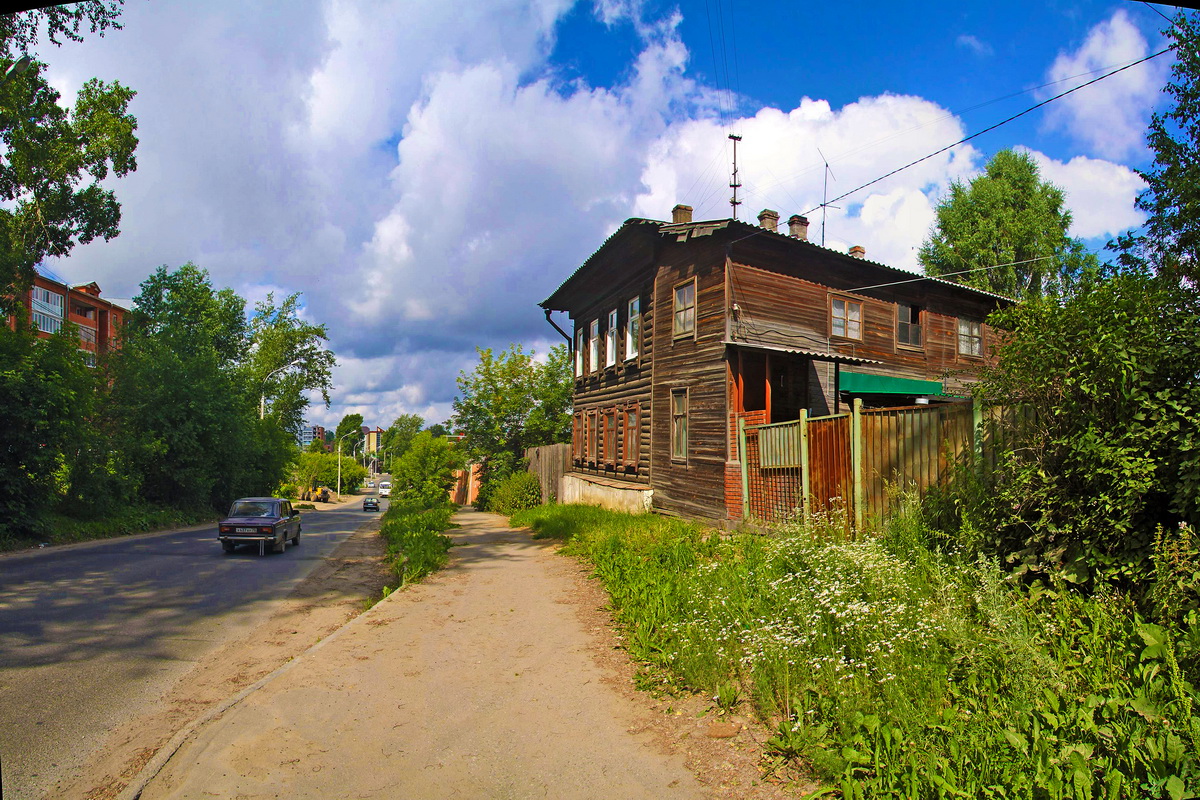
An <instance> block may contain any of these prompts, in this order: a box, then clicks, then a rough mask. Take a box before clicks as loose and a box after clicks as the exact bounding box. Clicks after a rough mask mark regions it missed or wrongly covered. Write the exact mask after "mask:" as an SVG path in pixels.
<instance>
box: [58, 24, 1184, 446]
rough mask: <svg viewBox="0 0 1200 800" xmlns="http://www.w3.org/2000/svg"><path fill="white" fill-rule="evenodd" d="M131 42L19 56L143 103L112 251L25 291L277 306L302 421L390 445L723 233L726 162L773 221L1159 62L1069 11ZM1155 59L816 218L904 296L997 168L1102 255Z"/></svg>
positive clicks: (311, 32)
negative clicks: (959, 211) (675, 255)
mask: <svg viewBox="0 0 1200 800" xmlns="http://www.w3.org/2000/svg"><path fill="white" fill-rule="evenodd" d="M1158 8H1160V9H1161V10H1162V11H1163V12H1164V13H1167V14H1170V9H1169V8H1168V7H1163V6H1159V7H1158ZM124 21H125V25H126V28H125V30H123V31H119V32H115V33H112V34H110V35H109V36H107V37H105V38H104V39H96V38H92V39H89V40H88V41H86V42H84V43H83V44H79V45H74V44H72V45H68V46H64V47H63V48H62V49H57V50H56V49H54V48H53V47H42V48H41V56H42V57H43V59H44V60H45V61H46V62H47V63H48V64H49V65H50V66H49V75H50V77H51V80H52V82H53V83H54V85H55V86H56V87H57V88H59V89H60V91H62V92H63V93H64V94H65V95H66V96H68V97H69V96H70V95H71V94H72V93H73V92H75V91H76V90H77V89H78V87H79V86H80V85H81V84H82V83H83V81H84V80H86V79H87V78H88V77H90V76H92V75H96V76H99V77H101V78H103V79H106V80H113V79H116V80H120V81H121V82H123V83H125V84H127V85H129V86H130V87H132V88H133V89H135V90H137V92H138V96H137V97H136V98H135V99H134V101H133V104H132V110H133V112H134V113H135V114H136V115H137V117H138V119H139V123H140V128H139V136H140V138H141V146H140V148H139V152H138V161H139V169H138V171H137V173H136V174H134V175H132V176H130V177H128V178H126V179H124V180H121V181H118V182H115V183H114V184H113V185H114V188H115V189H116V191H117V193H118V196H119V198H120V199H121V200H122V202H123V204H124V216H123V220H122V235H121V236H120V237H119V238H118V239H116V240H114V241H112V242H108V243H103V242H98V243H93V244H91V245H88V246H86V247H80V248H77V249H76V251H75V252H74V253H73V254H72V256H71V257H70V258H67V259H62V260H59V261H56V262H53V263H50V264H49V265H48V266H49V267H50V268H51V269H53V270H54V272H55V273H57V274H59V275H61V276H63V277H64V278H65V279H67V280H69V281H72V282H86V281H92V280H95V281H97V282H98V283H99V284H100V285H101V287H102V288H103V290H104V293H105V296H110V297H114V298H122V297H125V298H128V297H132V296H133V295H134V294H136V293H137V285H138V283H139V282H140V281H141V280H143V279H144V278H145V277H146V276H147V275H148V274H149V273H150V272H151V271H152V270H153V269H154V268H155V267H157V266H158V265H160V264H167V265H169V266H178V265H180V264H183V263H184V262H186V261H193V262H195V263H197V264H199V265H200V266H202V267H204V268H206V269H208V270H209V271H210V273H211V274H212V277H213V280H214V282H215V283H217V284H218V285H219V286H231V287H232V288H234V289H235V290H236V291H238V292H239V293H241V294H242V295H243V296H245V297H247V298H249V299H250V300H251V301H254V300H257V299H259V298H262V297H264V296H265V295H266V293H267V292H271V291H273V292H275V293H276V294H285V293H290V292H302V293H303V297H304V302H305V307H306V312H305V313H306V314H307V315H308V316H309V317H310V318H311V319H313V320H314V321H317V322H323V323H325V324H327V325H328V327H329V331H330V336H331V346H332V347H333V349H334V350H335V351H336V352H337V353H338V357H339V362H340V366H339V367H338V368H337V370H336V372H335V380H336V382H337V384H338V389H337V391H336V392H335V394H334V405H333V407H332V408H330V409H328V410H326V409H324V408H321V407H314V408H313V410H312V413H311V414H310V415H309V416H310V418H311V420H312V421H314V422H316V423H320V424H326V425H333V424H336V422H337V420H338V419H340V418H341V416H342V415H343V414H345V413H350V412H357V413H362V414H363V415H364V416H365V418H366V420H367V422H368V423H370V424H378V425H380V426H385V427H386V426H387V425H388V424H389V423H390V422H391V420H392V419H394V418H395V417H396V416H397V415H399V414H401V413H417V414H421V415H422V416H424V417H425V418H426V419H427V421H428V422H436V421H441V420H443V419H445V418H446V417H447V416H448V415H449V414H450V410H451V409H450V403H451V400H452V399H453V397H454V393H455V383H454V379H455V377H456V376H457V374H458V372H459V370H462V369H470V368H471V367H472V365H473V364H474V363H475V360H476V357H475V347H476V346H480V347H494V348H503V347H505V346H507V345H508V344H509V343H511V342H522V343H524V344H525V345H526V346H527V347H532V348H534V349H536V350H538V351H539V352H544V351H545V350H546V349H547V348H548V347H549V346H551V345H552V344H555V343H557V341H559V340H558V338H557V334H555V333H554V331H553V330H552V329H551V328H550V327H549V326H548V325H546V323H545V321H544V319H543V316H542V314H541V313H540V310H539V309H538V308H537V303H538V301H540V300H542V299H544V298H545V297H546V296H548V295H549V294H550V293H551V292H552V291H553V290H554V289H555V288H556V287H557V286H558V284H559V283H560V282H561V281H562V280H563V279H565V278H566V277H567V276H568V275H569V274H570V273H571V272H572V271H573V270H574V269H575V268H576V267H577V266H578V265H579V263H580V262H581V261H582V260H583V259H584V258H586V257H587V255H588V254H590V253H591V252H592V251H593V250H595V248H596V247H597V246H598V245H599V244H600V243H601V242H602V241H603V240H604V238H605V237H607V236H608V235H609V234H610V233H611V232H612V231H613V230H615V228H616V227H617V226H618V225H619V224H620V223H621V221H622V220H624V219H626V218H628V217H632V216H648V217H654V218H659V219H662V218H668V217H669V214H670V208H671V206H673V205H674V204H675V203H677V202H683V203H688V204H691V205H693V206H694V207H695V208H696V213H697V216H698V217H706V218H716V217H725V216H728V215H729V214H730V210H729V205H728V202H727V201H728V196H729V189H728V186H727V184H728V182H729V169H730V155H731V153H730V150H729V142H728V140H727V139H726V136H727V134H728V133H730V132H736V133H738V134H740V135H741V136H742V137H743V139H742V143H741V145H740V146H739V166H740V171H741V178H742V181H743V184H744V188H743V199H744V201H745V205H743V206H742V210H741V216H742V218H743V219H750V218H753V217H754V216H755V215H756V214H757V213H758V211H759V210H761V209H762V208H772V209H775V210H776V211H779V212H780V213H781V215H782V217H783V218H785V219H786V218H787V216H789V215H790V214H793V213H803V212H805V211H808V210H810V209H812V208H813V207H815V206H816V205H817V204H819V203H820V202H821V197H822V194H821V193H822V179H823V176H824V164H823V162H822V158H821V155H820V154H821V153H823V154H824V156H825V157H826V158H828V160H829V163H830V169H831V174H832V178H831V181H830V195H831V196H833V195H836V194H841V193H842V192H845V191H848V190H850V189H853V188H855V187H857V186H858V185H860V184H862V183H865V182H866V181H869V180H871V179H873V178H876V177H878V176H880V175H882V174H884V173H886V172H888V171H890V170H892V169H894V168H895V167H897V166H900V165H902V164H904V163H907V162H908V161H911V160H913V159H916V158H919V157H921V156H923V155H926V154H928V153H931V152H933V151H935V150H937V149H938V148H940V147H942V146H944V145H946V144H949V143H951V142H954V141H956V140H958V139H960V138H962V137H964V136H966V135H969V134H971V133H975V132H976V131H979V130H982V129H983V128H986V127H987V126H989V125H991V124H994V123H996V122H998V121H1000V120H1002V119H1004V118H1005V117H1008V116H1010V115H1012V114H1015V113H1017V112H1018V111H1021V110H1022V109H1025V108H1027V107H1029V106H1031V105H1033V104H1034V103H1036V102H1039V101H1041V100H1044V99H1046V98H1048V97H1050V96H1051V95H1053V94H1055V93H1057V92H1058V91H1062V90H1063V89H1066V88H1069V87H1071V86H1074V85H1077V84H1078V83H1081V82H1083V81H1084V80H1087V79H1089V78H1090V77H1093V76H1094V75H1096V74H1099V73H1098V72H1096V70H1101V69H1102V68H1105V67H1113V66H1119V65H1122V64H1126V63H1129V62H1131V61H1134V60H1136V59H1138V58H1141V57H1143V56H1145V55H1147V54H1149V53H1150V52H1154V51H1156V50H1158V49H1161V47H1162V37H1161V34H1160V32H1159V31H1160V30H1161V28H1162V27H1163V25H1164V24H1165V22H1164V20H1163V19H1162V17H1160V16H1159V15H1158V14H1157V13H1155V11H1154V10H1153V9H1152V8H1151V7H1149V6H1147V5H1145V4H1142V3H1131V2H1107V3H1106V2H1088V1H1085V0H1080V2H1072V3H1065V2H1059V1H1057V0H1056V1H1054V2H1047V3H1035V2H1010V3H1008V4H999V3H940V2H932V3H923V4H897V3H865V2H864V3H856V4H812V5H807V6H788V5H787V4H769V5H768V4H752V3H748V2H742V1H741V0H689V1H688V2H683V3H666V2H659V1H658V0H644V2H638V0H596V2H570V0H471V1H470V2H467V3H463V4H447V3H434V2H392V3H382V2H367V0H265V1H264V2H256V3H253V4H247V3H244V2H239V1H238V0H206V2H204V3H195V2H188V1H187V0H127V4H126V7H125V14H124ZM1168 58H1169V56H1164V57H1161V58H1159V59H1156V60H1154V61H1152V62H1150V63H1148V64H1145V65H1142V66H1139V67H1135V68H1133V69H1130V70H1127V71H1125V72H1123V73H1121V74H1120V75H1119V76H1114V77H1113V78H1109V79H1107V80H1105V81H1102V82H1100V83H1098V84H1096V85H1094V86H1090V87H1087V88H1085V89H1081V90H1080V91H1078V92H1076V93H1074V94H1072V95H1070V96H1069V97H1068V98H1064V99H1063V100H1060V101H1057V102H1055V103H1052V104H1050V105H1049V106H1047V107H1046V108H1044V109H1039V110H1038V111H1035V112H1033V113H1031V114H1029V115H1027V116H1026V117H1024V118H1022V119H1020V120H1018V121H1016V122H1014V123H1011V124H1009V125H1006V126H1004V127H1002V128H1000V129H999V130H997V131H995V132H992V133H989V134H987V135H985V136H981V137H980V138H978V139H976V140H973V141H972V142H971V143H970V144H968V145H964V146H961V147H959V148H955V149H954V150H952V151H950V152H949V153H946V154H943V155H941V156H938V157H937V158H934V159H930V160H929V161H926V162H923V163H922V164H921V165H920V166H918V167H915V168H913V169H911V170H908V171H906V172H904V173H901V174H900V175H897V176H895V177H893V178H889V179H888V180H887V181H884V182H881V183H879V184H876V185H874V186H872V187H871V188H870V189H868V190H865V191H863V192H861V193H858V194H856V195H854V196H852V197H849V198H847V199H846V200H844V201H841V202H839V203H838V205H839V206H840V208H839V209H837V210H831V211H830V216H829V219H828V223H827V226H826V229H825V237H826V240H825V241H826V245H827V246H829V247H831V248H835V249H842V250H844V249H846V248H848V247H849V246H850V245H853V244H860V245H862V246H864V247H866V249H867V256H868V258H872V259H874V260H879V261H883V262H885V263H889V264H892V265H894V266H897V267H902V268H909V269H915V268H916V261H915V253H916V249H917V248H918V247H919V246H920V243H921V241H922V240H923V239H924V238H925V236H926V234H927V233H928V230H929V225H930V223H931V222H932V214H933V211H932V210H933V208H934V206H935V204H936V202H937V200H938V198H939V197H940V196H941V194H942V193H944V192H945V191H946V189H947V187H948V186H949V183H950V182H951V181H952V180H969V179H970V178H971V177H972V176H973V175H975V174H978V172H979V171H980V170H981V169H982V168H983V166H984V164H985V163H986V161H987V158H988V157H989V156H990V155H991V154H992V153H994V152H996V151H997V150H999V149H1002V148H1005V147H1018V148H1024V149H1026V150H1028V151H1029V152H1030V153H1031V155H1032V156H1033V157H1034V159H1035V160H1036V161H1037V162H1038V163H1039V165H1040V166H1041V168H1042V170H1043V174H1044V176H1045V177H1046V178H1048V179H1050V180H1052V181H1053V182H1055V183H1056V184H1058V185H1059V186H1061V187H1062V188H1063V189H1064V190H1065V191H1066V193H1067V198H1068V204H1069V206H1070V207H1071V210H1072V213H1073V215H1074V222H1075V226H1074V232H1075V234H1076V235H1078V236H1081V237H1083V238H1084V239H1085V240H1086V241H1087V242H1088V244H1089V245H1090V246H1092V247H1096V248H1099V247H1102V245H1103V243H1104V242H1106V241H1107V240H1108V239H1110V238H1112V237H1113V236H1115V235H1116V234H1118V233H1120V232H1122V231H1124V230H1126V229H1127V228H1129V227H1132V226H1136V225H1138V224H1140V222H1141V216H1140V214H1138V212H1136V210H1135V209H1134V207H1133V199H1134V197H1135V196H1136V193H1137V191H1138V190H1139V189H1140V188H1141V183H1140V179H1138V178H1137V176H1136V174H1135V173H1134V170H1135V169H1138V168H1144V167H1145V166H1146V165H1147V163H1148V157H1149V156H1148V153H1147V151H1146V149H1145V146H1144V143H1143V135H1144V130H1145V125H1146V122H1147V120H1148V118H1149V114H1150V113H1151V112H1152V111H1153V110H1154V109H1155V108H1157V107H1159V105H1160V103H1161V95H1160V91H1161V88H1162V86H1163V85H1164V83H1165V81H1166V70H1167V68H1168V66H1169V62H1168ZM1081 76H1082V77H1081ZM1043 84H1052V85H1050V86H1045V87H1043V88H1040V89H1039V88H1037V87H1040V86H1042V85H1043ZM810 217H811V219H812V221H813V223H814V227H813V228H812V229H811V231H810V233H811V234H812V235H813V236H814V238H819V237H820V235H821V230H820V221H819V217H820V214H819V213H817V214H813V215H810Z"/></svg>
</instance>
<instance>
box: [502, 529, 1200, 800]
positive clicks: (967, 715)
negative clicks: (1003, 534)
mask: <svg viewBox="0 0 1200 800" xmlns="http://www.w3.org/2000/svg"><path fill="white" fill-rule="evenodd" d="M513 524H525V525H531V526H532V527H533V528H534V530H535V531H538V532H539V533H540V535H554V536H558V537H561V538H564V539H566V540H567V544H566V546H565V547H566V550H567V551H568V552H571V553H575V554H578V555H581V556H583V557H585V558H587V559H589V560H590V561H591V562H592V563H593V564H594V565H595V568H596V573H597V575H598V576H599V577H600V578H601V579H602V580H603V581H604V583H605V586H606V587H607V588H608V590H609V592H610V593H611V594H612V598H613V606H614V609H615V611H616V613H617V616H618V619H619V620H620V622H621V623H622V624H623V625H624V626H625V627H626V628H627V629H628V633H629V636H628V640H629V643H630V648H631V651H632V652H633V653H634V655H635V656H636V657H638V658H639V659H641V660H642V661H643V662H644V663H645V664H646V665H647V667H648V668H649V669H651V670H657V671H659V672H661V673H662V674H663V675H665V676H667V677H668V678H669V679H670V680H672V681H674V682H675V683H677V684H678V685H681V686H684V687H687V688H690V689H694V690H698V691H703V692H706V693H713V692H715V691H717V690H718V689H720V688H721V687H722V686H730V685H732V686H736V687H737V688H738V691H739V693H740V694H742V695H743V696H745V697H747V698H748V699H749V700H750V701H751V703H752V704H753V706H754V708H755V709H756V710H757V712H758V713H759V714H760V715H761V716H762V718H763V719H764V720H767V721H768V722H770V724H772V725H773V726H775V727H776V729H777V733H776V735H775V737H774V738H773V739H772V741H771V749H772V751H774V752H775V753H776V754H779V755H783V756H796V757H800V758H802V759H804V760H806V761H807V762H808V763H809V764H811V765H812V767H813V769H814V770H815V771H816V772H817V773H818V775H819V776H820V777H821V778H822V779H823V780H825V781H826V782H827V784H828V785H829V787H831V789H833V790H836V791H838V792H840V793H841V794H842V795H843V796H845V797H946V796H967V797H1008V796H1017V797H1036V798H1060V797H1061V798H1067V797H1070V798H1091V797H1104V798H1120V797H1174V798H1182V797H1188V796H1194V795H1195V793H1196V792H1198V791H1200V762H1198V761H1197V755H1196V754H1197V753H1198V752H1200V746H1198V745H1200V742H1198V741H1197V738H1198V737H1197V730H1198V725H1197V722H1198V721H1197V717H1196V710H1197V708H1200V703H1198V702H1197V700H1198V698H1197V693H1196V688H1195V687H1196V681H1197V678H1198V676H1200V625H1198V624H1197V619H1196V615H1195V613H1194V612H1193V613H1192V614H1191V615H1190V616H1189V617H1187V618H1185V619H1184V620H1183V621H1182V622H1181V623H1180V624H1179V625H1178V626H1176V627H1175V628H1172V629H1168V628H1164V627H1160V626H1157V625H1153V624H1150V623H1148V622H1146V621H1144V620H1143V619H1141V618H1140V617H1139V615H1138V613H1137V610H1136V609H1135V608H1134V606H1133V604H1132V603H1131V602H1130V601H1129V600H1128V599H1127V598H1126V597H1124V596H1122V595H1119V594H1115V593H1111V592H1109V593H1105V592H1101V593H1099V594H1097V595H1095V596H1093V597H1085V596H1083V595H1080V594H1077V593H1074V592H1071V591H1066V590H1062V589H1057V588H1056V589H1052V590H1046V589H1043V590H1040V591H1033V592H1031V591H1029V590H1026V589H1024V588H1021V587H1018V586H1014V585H1012V584H1010V583H1009V582H1008V580H1007V579H1006V576H1005V573H1004V572H1002V571H1001V569H1000V568H999V566H998V565H997V564H995V563H993V562H990V561H987V560H982V559H979V560H973V559H971V558H968V557H965V556H959V555H956V554H955V553H952V552H944V551H941V550H938V549H935V548H933V547H931V546H930V545H929V544H928V542H929V540H930V537H929V536H928V535H927V533H926V530H925V528H924V525H923V524H922V522H921V520H920V518H919V517H918V516H916V515H915V514H914V515H910V516H908V517H903V518H900V519H897V520H895V521H894V522H893V523H892V524H891V525H889V526H888V527H887V528H886V529H885V530H884V531H882V532H881V533H880V534H879V535H878V536H876V537H870V538H863V539H860V540H858V541H849V542H847V541H841V542H839V541H837V539H836V536H835V533H836V532H837V531H840V530H843V528H842V526H841V523H840V521H838V520H829V521H827V524H825V525H824V526H822V525H816V526H813V527H811V528H809V529H804V528H801V527H793V528H786V529H783V530H780V531H778V532H776V533H774V534H772V535H769V536H761V535H755V534H744V533H737V534H732V535H721V534H718V533H717V532H714V531H709V530H704V529H702V528H699V527H697V526H694V525H687V524H683V523H679V522H677V521H674V520H668V519H664V518H660V517H654V516H629V515H620V514H612V513H608V512H603V511H599V510H598V509H593V508H582V507H577V506H547V507H542V508H539V509H534V510H533V511H530V512H525V513H522V514H518V515H516V516H514V517H513ZM843 538H844V537H843ZM726 691H727V692H728V689H727V690H726Z"/></svg>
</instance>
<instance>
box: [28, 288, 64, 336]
mask: <svg viewBox="0 0 1200 800" xmlns="http://www.w3.org/2000/svg"><path fill="white" fill-rule="evenodd" d="M29 296H30V298H31V299H32V301H33V302H32V306H33V308H32V310H33V313H34V314H35V315H37V314H42V315H43V316H46V317H50V318H52V319H57V320H61V319H62V318H63V296H62V295H61V294H57V293H55V292H52V291H50V290H49V289H46V288H43V287H41V286H34V287H33V290H32V291H31V292H30V294H29ZM59 327H62V326H61V325H60V326H59ZM38 328H39V329H40V330H46V329H45V328H42V327H41V326H40V325H39V326H38ZM57 330H58V328H55V330H54V331H47V333H54V332H55V331H57Z"/></svg>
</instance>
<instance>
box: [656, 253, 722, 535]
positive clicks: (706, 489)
mask: <svg viewBox="0 0 1200 800" xmlns="http://www.w3.org/2000/svg"><path fill="white" fill-rule="evenodd" d="M724 264H725V262H724V254H723V252H722V249H721V248H720V247H718V246H713V244H712V240H711V239H708V240H706V241H703V244H701V245H692V243H691V242H689V243H687V244H673V245H671V246H670V247H666V248H664V249H663V251H662V254H661V256H660V261H659V266H658V270H657V274H656V276H655V281H654V313H653V317H654V328H655V330H656V331H658V335H657V336H655V338H654V345H653V348H652V350H651V357H652V372H653V374H654V386H653V395H654V396H653V401H652V409H653V411H652V413H651V437H650V440H651V441H650V452H651V463H650V471H651V475H652V476H653V484H654V508H655V509H657V510H659V511H662V512H664V513H668V514H679V515H682V516H686V517H694V518H707V519H714V520H720V519H725V518H726V511H725V461H726V459H727V457H728V454H729V445H728V440H729V437H728V434H727V425H728V417H727V414H728V409H727V403H726V400H727V398H726V365H725V346H724V344H722V341H723V339H724V336H725V309H726V302H727V301H726V294H725V269H724ZM690 278H695V279H696V331H695V336H694V337H692V336H686V337H682V338H679V339H676V338H674V336H673V335H672V330H673V319H674V302H675V287H676V286H678V285H679V284H680V283H682V282H684V281H686V280H688V279H690ZM673 389H687V390H688V440H687V459H686V460H685V461H677V460H674V459H672V457H671V422H672V420H671V392H672V390H673Z"/></svg>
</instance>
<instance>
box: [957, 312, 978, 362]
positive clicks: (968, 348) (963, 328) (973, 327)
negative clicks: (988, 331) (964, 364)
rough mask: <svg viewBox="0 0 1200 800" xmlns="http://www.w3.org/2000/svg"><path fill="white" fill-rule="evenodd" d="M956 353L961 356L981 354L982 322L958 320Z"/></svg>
mask: <svg viewBox="0 0 1200 800" xmlns="http://www.w3.org/2000/svg"><path fill="white" fill-rule="evenodd" d="M958 353H959V355H963V356H977V357H982V356H983V323H980V322H973V321H972V320H969V319H960V320H959V321H958Z"/></svg>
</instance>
